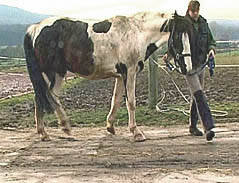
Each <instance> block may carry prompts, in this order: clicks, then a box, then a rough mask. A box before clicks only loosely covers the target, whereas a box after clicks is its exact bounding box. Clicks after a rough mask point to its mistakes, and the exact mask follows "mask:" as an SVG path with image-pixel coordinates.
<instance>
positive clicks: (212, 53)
mask: <svg viewBox="0 0 239 183" xmlns="http://www.w3.org/2000/svg"><path fill="white" fill-rule="evenodd" d="M208 55H209V56H212V57H213V58H215V51H214V50H213V49H211V50H210V51H209V53H208Z"/></svg>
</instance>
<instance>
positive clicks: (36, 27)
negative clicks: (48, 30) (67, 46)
mask: <svg viewBox="0 0 239 183" xmlns="http://www.w3.org/2000/svg"><path fill="white" fill-rule="evenodd" d="M61 18H63V17H50V18H47V19H45V20H43V21H41V22H40V23H38V24H32V25H31V26H30V27H29V28H28V29H27V32H28V33H29V34H30V35H31V37H32V44H33V45H32V46H33V47H34V45H35V41H36V39H37V37H38V36H39V34H40V33H41V30H42V29H43V28H44V27H46V26H51V25H53V24H54V22H55V21H56V20H59V19H61Z"/></svg>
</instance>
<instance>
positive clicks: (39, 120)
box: [35, 98, 50, 141]
mask: <svg viewBox="0 0 239 183" xmlns="http://www.w3.org/2000/svg"><path fill="white" fill-rule="evenodd" d="M43 116H44V111H43V109H42V107H40V105H39V102H38V101H37V99H36V98H35V121H36V128H37V133H38V134H39V135H40V137H41V140H42V141H48V140H50V138H49V136H48V134H47V133H46V131H45V129H44V121H43Z"/></svg>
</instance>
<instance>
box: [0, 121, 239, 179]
mask: <svg viewBox="0 0 239 183" xmlns="http://www.w3.org/2000/svg"><path fill="white" fill-rule="evenodd" d="M141 129H143V130H144V132H145V134H146V136H147V137H148V140H147V141H145V142H142V143H135V142H133V141H132V138H131V136H130V134H129V132H128V130H127V128H125V127H119V128H117V135H115V136H112V135H109V134H107V133H106V130H105V128H74V129H73V136H71V137H66V136H64V135H63V134H62V133H61V131H60V130H59V129H55V128H49V129H47V130H48V132H49V133H50V134H51V137H52V140H51V141H49V142H42V141H40V140H39V137H38V135H36V133H35V130H34V129H24V130H16V131H11V130H1V131H0V138H1V142H0V182H4V183H40V182H44V183H54V182H57V183H66V182H67V183H76V182H77V183H78V182H91V183H96V182H117V183H118V182H122V183H123V182H124V183H127V182H137V183H138V182H139V183H141V182H142V183H143V182H162V183H168V182H170V183H171V182H177V183H187V182H188V183H189V182H190V183H191V182H195V183H197V182H203V183H204V182H210V183H218V182H220V183H221V182H231V183H232V182H234V183H236V182H238V180H239V158H238V155H239V153H238V148H239V143H238V141H239V133H238V132H239V125H238V123H233V124H221V125H220V126H218V128H217V129H216V138H215V139H214V141H213V142H210V143H209V142H206V140H205V137H192V136H190V135H188V129H187V127H186V126H173V127H167V128H159V127H145V126H141Z"/></svg>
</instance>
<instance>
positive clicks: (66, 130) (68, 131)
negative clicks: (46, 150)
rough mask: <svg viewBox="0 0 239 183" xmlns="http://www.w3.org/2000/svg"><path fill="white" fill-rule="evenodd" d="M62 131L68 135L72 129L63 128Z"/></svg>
mask: <svg viewBox="0 0 239 183" xmlns="http://www.w3.org/2000/svg"><path fill="white" fill-rule="evenodd" d="M62 131H63V132H64V133H65V134H66V135H69V136H70V135H71V130H70V129H69V128H62Z"/></svg>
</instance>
